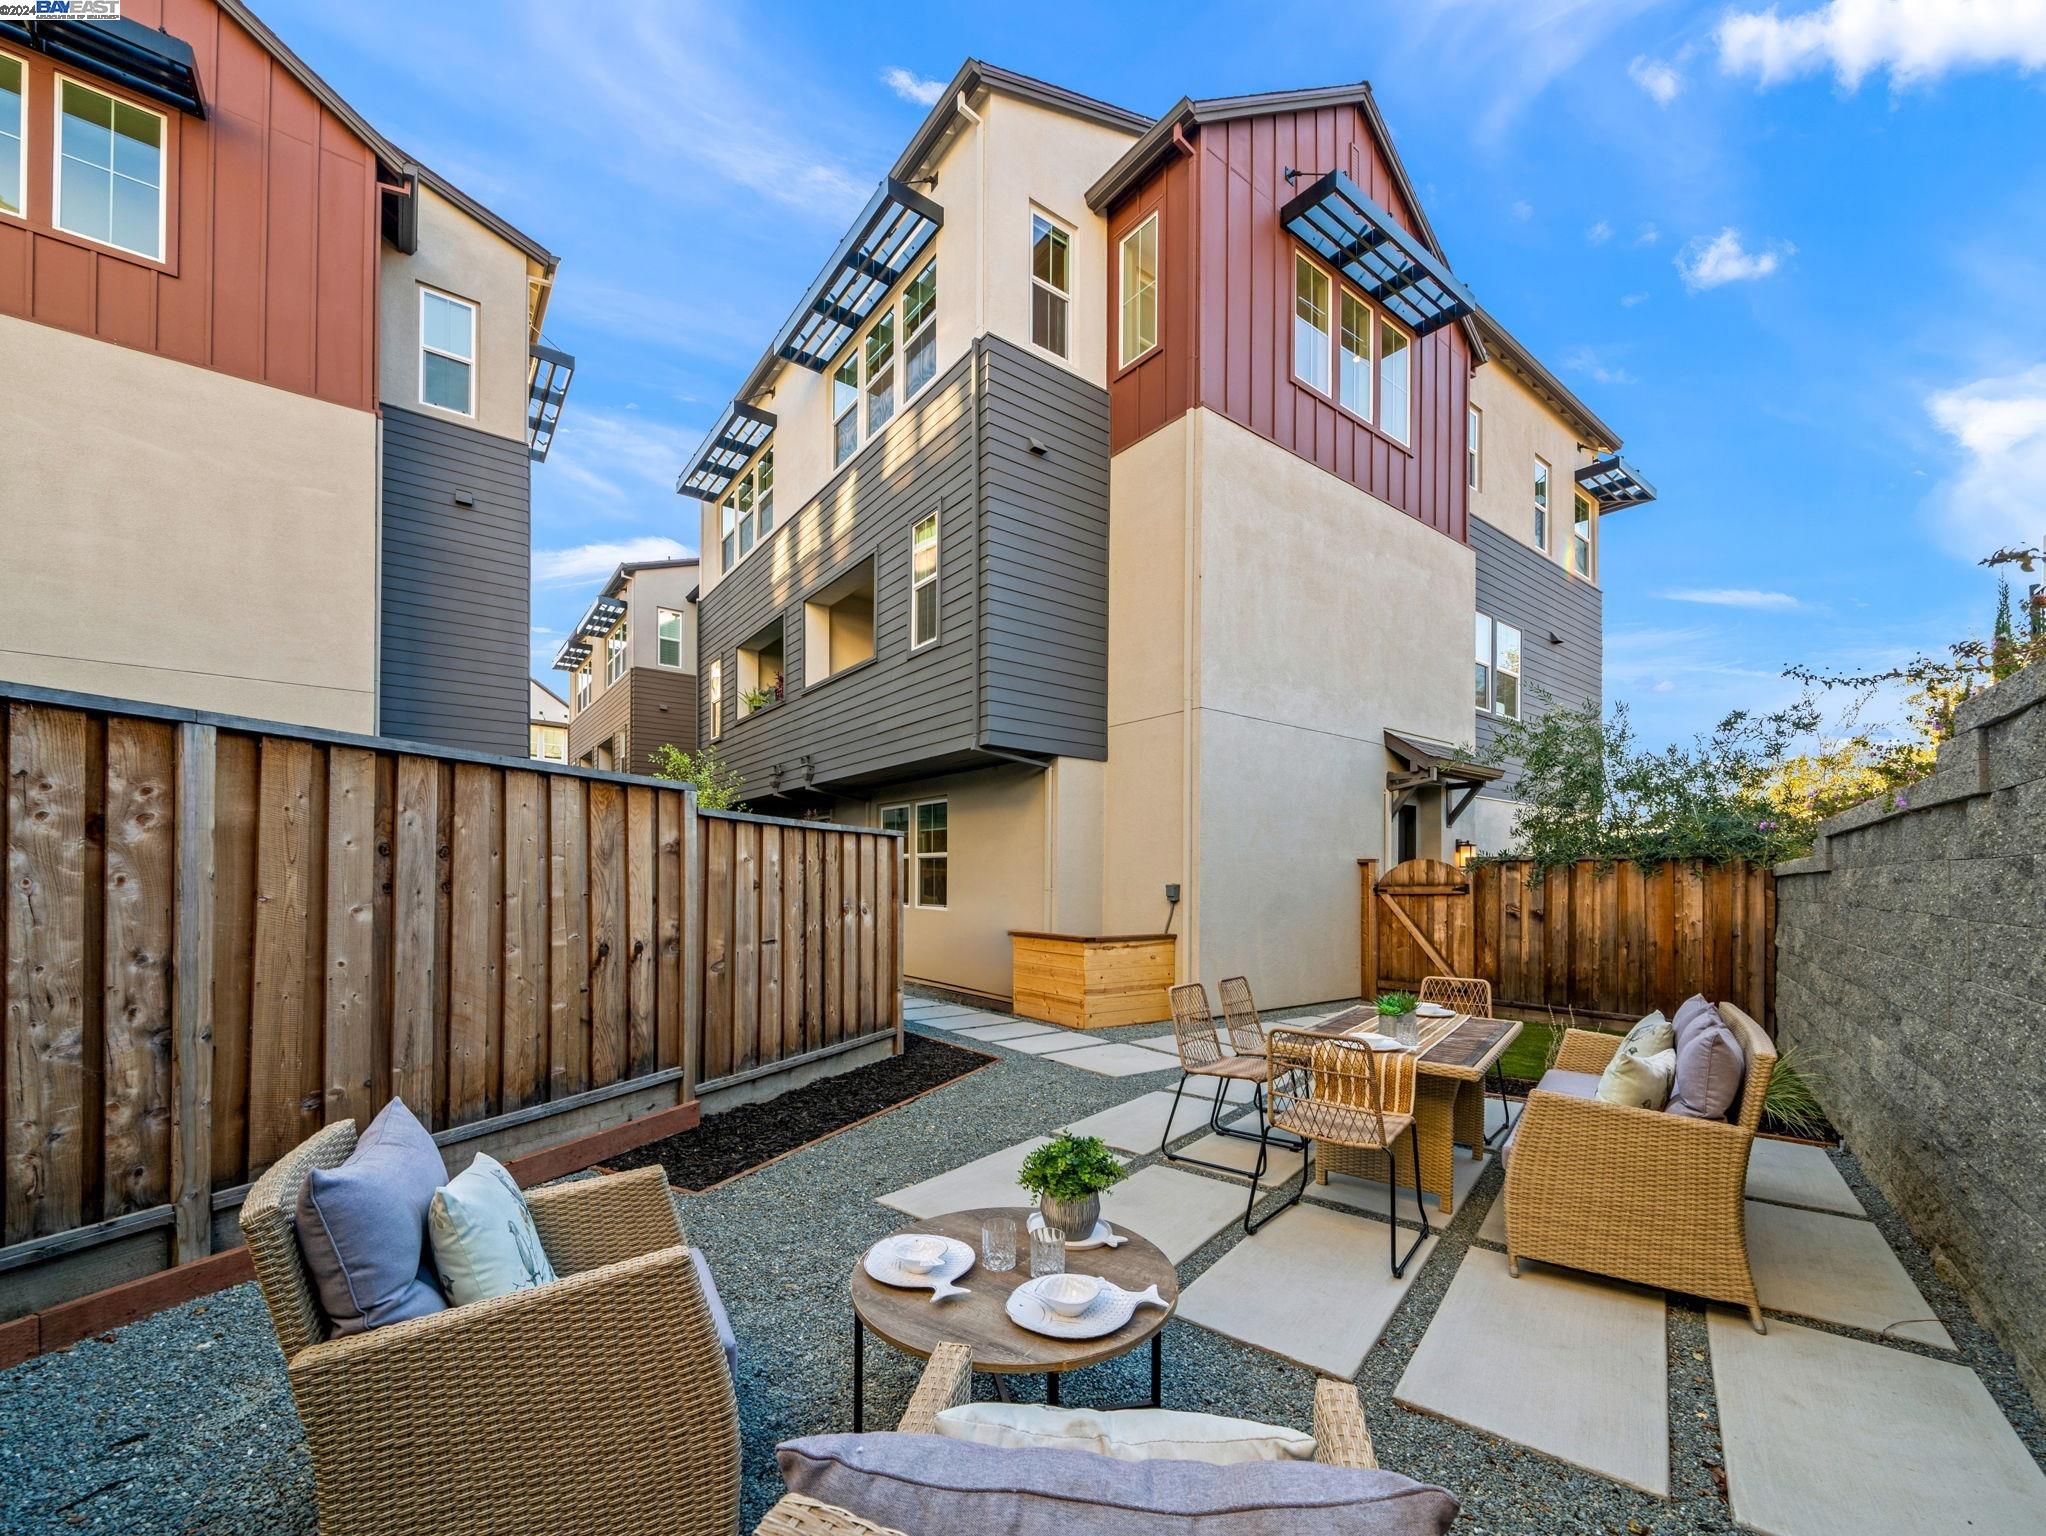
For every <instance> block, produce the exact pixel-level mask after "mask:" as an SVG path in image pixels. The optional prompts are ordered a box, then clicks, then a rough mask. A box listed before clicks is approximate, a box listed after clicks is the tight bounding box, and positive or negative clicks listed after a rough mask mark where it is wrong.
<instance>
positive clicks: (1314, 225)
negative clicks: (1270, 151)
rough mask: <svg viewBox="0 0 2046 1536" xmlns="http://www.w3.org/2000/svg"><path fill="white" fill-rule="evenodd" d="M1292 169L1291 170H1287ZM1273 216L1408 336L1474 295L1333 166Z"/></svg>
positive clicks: (1464, 308) (1468, 303)
mask: <svg viewBox="0 0 2046 1536" xmlns="http://www.w3.org/2000/svg"><path fill="white" fill-rule="evenodd" d="M1288 174H1289V177H1297V176H1299V175H1300V173H1299V172H1297V171H1296V172H1289V173H1288ZM1279 222H1280V223H1282V224H1284V225H1285V226H1286V228H1287V229H1289V230H1291V231H1292V232H1293V234H1294V235H1295V236H1297V237H1298V238H1299V239H1300V240H1301V241H1302V242H1303V243H1304V244H1305V245H1306V246H1307V248H1308V249H1309V250H1311V251H1313V252H1314V253H1315V254H1316V255H1318V256H1320V257H1321V258H1322V259H1323V260H1324V261H1326V262H1328V263H1329V264H1330V265H1331V266H1334V267H1336V268H1337V269H1338V270H1340V271H1341V272H1342V274H1343V275H1344V276H1345V277H1347V278H1348V279H1349V280H1350V281H1351V282H1353V283H1355V284H1356V285H1357V286H1358V287H1359V288H1361V289H1363V290H1364V293H1365V296H1366V297H1368V298H1370V299H1373V300H1375V301H1376V302H1378V303H1379V304H1382V305H1384V306H1385V308H1386V309H1388V310H1390V311H1391V312H1392V314H1393V315H1394V317H1395V318H1397V319H1398V320H1400V321H1401V322H1402V323H1404V324H1406V325H1408V326H1411V327H1412V328H1413V331H1414V334H1415V335H1416V336H1425V335H1427V334H1428V333H1429V332H1430V331H1433V330H1439V329H1440V328H1441V327H1443V326H1445V325H1447V324H1449V323H1450V322H1451V321H1452V320H1456V319H1459V318H1460V317H1462V316H1464V315H1467V314H1470V313H1471V311H1472V310H1473V309H1475V308H1476V303H1475V301H1474V300H1473V299H1472V298H1471V296H1470V294H1469V293H1468V292H1467V291H1465V289H1464V286H1463V284H1461V283H1460V282H1458V281H1457V280H1456V278H1455V276H1454V275H1453V274H1452V273H1451V272H1450V270H1449V268H1448V267H1446V266H1444V265H1443V264H1442V262H1441V261H1440V260H1439V259H1437V257H1436V255H1435V253H1434V252H1433V251H1431V250H1429V249H1428V248H1427V247H1426V246H1425V245H1423V244H1422V243H1421V242H1420V241H1419V240H1417V239H1415V238H1414V237H1413V236H1412V235H1410V234H1408V233H1407V232H1406V231H1405V230H1404V229H1402V228H1400V226H1399V224H1398V223H1397V222H1396V221H1395V220H1394V219H1393V216H1392V215H1391V214H1389V213H1387V212H1386V211H1385V210H1384V209H1383V208H1381V207H1379V206H1378V204H1376V203H1375V202H1373V201H1372V200H1371V199H1370V198H1369V197H1367V196H1365V195H1364V193H1363V192H1362V191H1361V190H1360V189H1359V188H1358V186H1357V184H1356V183H1355V182H1354V181H1352V180H1350V178H1349V177H1348V176H1345V175H1344V174H1343V173H1342V172H1341V171H1330V172H1329V173H1328V174H1327V175H1325V176H1321V177H1318V178H1317V179H1316V180H1315V181H1314V182H1313V184H1312V185H1310V186H1309V187H1308V188H1307V190H1306V191H1304V192H1302V193H1300V194H1298V195H1297V196H1295V197H1294V198H1293V199H1292V200H1291V201H1289V202H1288V203H1287V204H1286V206H1285V207H1284V208H1282V209H1280V210H1279Z"/></svg>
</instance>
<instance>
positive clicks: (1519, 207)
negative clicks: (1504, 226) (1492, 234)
mask: <svg viewBox="0 0 2046 1536" xmlns="http://www.w3.org/2000/svg"><path fill="white" fill-rule="evenodd" d="M1506 211H1507V212H1508V213H1510V214H1512V215H1513V216H1514V218H1516V219H1518V220H1519V221H1520V222H1521V223H1523V224H1525V223H1526V222H1527V221H1528V220H1529V219H1531V218H1533V217H1534V204H1533V203H1531V202H1529V201H1528V200H1527V199H1526V198H1524V197H1517V198H1515V199H1514V200H1513V206H1512V207H1510V208H1508V209H1507V210H1506Z"/></svg>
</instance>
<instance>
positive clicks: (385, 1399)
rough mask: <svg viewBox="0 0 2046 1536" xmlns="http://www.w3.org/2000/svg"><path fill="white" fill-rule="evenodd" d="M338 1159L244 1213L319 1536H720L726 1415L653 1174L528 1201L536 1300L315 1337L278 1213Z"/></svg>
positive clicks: (733, 1508) (312, 1156) (332, 1155)
mask: <svg viewBox="0 0 2046 1536" xmlns="http://www.w3.org/2000/svg"><path fill="white" fill-rule="evenodd" d="M354 1147H355V1122H354V1121H352V1120H343V1121H339V1122H337V1123H336V1124H334V1125H330V1126H328V1127H327V1128H326V1129H325V1130H323V1131H321V1132H320V1133H319V1134H318V1135H317V1136H314V1137H313V1138H312V1139H311V1140H309V1141H307V1142H305V1143H304V1144H303V1145H301V1146H299V1147H298V1148H296V1149H295V1150H293V1151H292V1152H290V1153H288V1154H287V1155H286V1156H285V1157H284V1158H283V1159H282V1160H281V1161H280V1162H278V1163H277V1164H276V1165H275V1166H273V1167H272V1168H271V1169H270V1170H269V1172H267V1173H265V1174H264V1175H263V1176H262V1177H261V1178H260V1179H258V1180H257V1181H256V1184H255V1187H254V1188H253V1189H251V1190H250V1191H249V1196H248V1199H247V1201H246V1202H244V1204H243V1206H242V1212H241V1227H242V1233H243V1235H244V1237H245V1238H246V1239H247V1240H248V1245H249V1253H250V1256H251V1258H253V1259H254V1261H255V1266H256V1278H257V1280H258V1281H259V1282H260V1283H261V1285H262V1289H263V1300H264V1301H265V1302H266V1303H267V1304H268V1306H269V1309H270V1320H271V1323H272V1325H273V1326H274V1327H275V1328H276V1330H277V1341H278V1343H279V1344H280V1345H282V1346H283V1349H284V1359H285V1365H286V1370H287V1373H288V1375H289V1378H290V1382H291V1395H292V1400H293V1401H294V1402H295V1403H296V1404H297V1406H298V1414H299V1418H300V1420H301V1421H302V1422H303V1424H304V1426H305V1437H306V1444H307V1447H308V1448H309V1449H310V1451H311V1453H312V1464H313V1482H314V1487H315V1490H316V1493H317V1496H318V1500H319V1510H320V1531H321V1536H420V1533H422V1532H433V1533H434V1536H465V1533H466V1536H485V1533H490V1536H501V1533H506V1532H514V1531H517V1532H525V1531H532V1532H543V1531H544V1532H546V1533H548V1536H571V1533H587V1536H598V1533H602V1536H731V1533H732V1532H733V1530H734V1529H735V1528H736V1527H737V1525H738V1518H739V1515H738V1510H739V1415H738V1404H737V1401H736V1399H735V1398H734V1397H733V1393H732V1379H731V1374H730V1372H729V1370H728V1368H727V1366H726V1363H725V1354H724V1348H723V1346H722V1345H721V1344H720V1343H719V1340H718V1335H717V1330H716V1326H715V1323H714V1321H713V1319H712V1315H711V1311H710V1308H709V1306H708V1304H707V1303H706V1301H705V1299H704V1295H703V1290H702V1287H701V1286H700V1285H699V1284H698V1281H697V1277H696V1271H695V1268H694V1267H693V1265H692V1264H691V1262H690V1257H689V1249H688V1248H687V1247H686V1246H685V1244H684V1241H683V1236H682V1229H681V1224H680V1223H679V1222H678V1221H677V1219H676V1216H675V1207H674V1204H673V1202H672V1201H671V1199H670V1197H669V1195H668V1190H667V1185H666V1181H665V1180H664V1179H663V1177H662V1175H661V1171H660V1170H659V1169H658V1168H646V1169H641V1170H639V1171H637V1172H633V1173H624V1174H617V1175H614V1176H611V1177H608V1178H596V1179H587V1180H582V1181H579V1182H574V1183H568V1184H559V1185H555V1186H554V1187H552V1188H548V1189H536V1190H533V1191H530V1192H529V1193H528V1195H527V1199H528V1201H529V1202H530V1204H531V1207H532V1212H533V1221H534V1224H535V1225H536V1226H537V1227H538V1229H539V1233H540V1241H541V1244H542V1245H543V1246H544V1247H545V1249H546V1251H547V1258H548V1261H549V1262H550V1263H551V1264H552V1265H553V1267H554V1269H555V1271H556V1272H557V1273H558V1274H559V1275H560V1276H562V1278H561V1279H559V1280H557V1281H556V1282H554V1283H553V1284H550V1285H543V1286H540V1287H538V1288H537V1289H534V1290H528V1291H520V1292H517V1293H515V1294H513V1295H510V1296H501V1297H498V1298H496V1299H495V1300H491V1301H480V1302H474V1303H472V1304H470V1305H468V1306H464V1307H454V1308H450V1309H449V1310H447V1311H445V1312H436V1313H434V1314H433V1315H431V1316H429V1317H422V1318H416V1319H414V1320H412V1321H410V1322H403V1323H393V1324H390V1325H388V1326H386V1327H382V1328H376V1329H372V1330H370V1331H369V1332H367V1333H357V1334H353V1335H350V1336H348V1337H346V1338H330V1337H329V1333H330V1331H331V1330H330V1328H329V1326H328V1321H327V1318H326V1316H325V1314H324V1313H323V1312H322V1311H321V1309H320V1303H319V1297H318V1293H317V1291H316V1290H315V1289H314V1287H313V1285H312V1283H311V1280H310V1278H309V1277H308V1275H307V1273H306V1269H305V1265H304V1263H303V1262H302V1260H301V1258H300V1255H299V1247H298V1237H297V1231H296V1224H295V1221H294V1213H295V1211H296V1210H297V1206H298V1192H299V1188H300V1186H301V1185H303V1184H304V1183H305V1180H306V1176H307V1174H308V1173H309V1172H310V1171H311V1170H312V1169H314V1168H333V1167H338V1166H339V1165H340V1164H341V1163H342V1162H344V1161H345V1160H346V1159H347V1157H348V1154H349V1153H350V1152H351V1151H353V1150H354Z"/></svg>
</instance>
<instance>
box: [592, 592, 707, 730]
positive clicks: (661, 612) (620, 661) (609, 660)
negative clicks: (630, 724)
mask: <svg viewBox="0 0 2046 1536" xmlns="http://www.w3.org/2000/svg"><path fill="white" fill-rule="evenodd" d="M631 639H632V634H631V621H630V620H629V619H621V620H619V621H618V627H617V628H616V629H614V630H612V631H611V633H610V634H608V635H606V636H605V637H604V685H605V686H606V687H609V686H611V685H612V684H613V683H616V682H617V681H618V679H620V678H621V677H623V676H625V674H626V673H627V672H629V671H631V670H632V647H631ZM654 659H655V660H656V661H657V662H658V663H659V664H660V665H661V666H664V667H676V668H679V667H681V666H682V665H683V661H684V658H683V655H682V614H681V612H680V611H679V610H677V609H674V608H656V609H655V610H654ZM591 669H592V663H590V662H587V661H586V662H584V663H583V664H582V665H581V666H579V667H577V668H576V669H575V711H576V713H577V714H581V713H582V712H583V711H584V710H586V709H588V708H589V707H590V673H591Z"/></svg>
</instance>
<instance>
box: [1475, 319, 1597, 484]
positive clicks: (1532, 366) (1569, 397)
mask: <svg viewBox="0 0 2046 1536" xmlns="http://www.w3.org/2000/svg"><path fill="white" fill-rule="evenodd" d="M1475 318H1476V320H1477V323H1478V330H1479V331H1480V333H1482V334H1483V336H1484V338H1485V341H1486V343H1487V344H1488V346H1489V349H1490V351H1491V353H1492V354H1493V355H1494V356H1495V357H1496V358H1497V360H1498V361H1499V363H1500V365H1501V366H1503V367H1504V368H1505V369H1506V371H1507V372H1508V373H1511V374H1512V375H1513V376H1514V377H1515V378H1517V379H1519V380H1520V382H1521V383H1523V384H1525V385H1526V386H1527V387H1528V388H1529V389H1530V390H1531V391H1533V393H1534V395H1535V397H1536V398H1537V399H1539V400H1541V401H1542V402H1543V404H1545V405H1547V406H1548V407H1549V408H1550V409H1551V410H1553V411H1554V412H1555V413H1556V414H1557V415H1558V416H1561V417H1562V418H1563V420H1564V421H1565V422H1567V423H1569V426H1570V430H1571V431H1573V432H1576V433H1578V434H1579V435H1580V436H1581V437H1583V439H1584V446H1585V447H1587V448H1591V449H1595V450H1597V451H1599V452H1601V453H1618V452H1619V451H1620V434H1619V433H1617V432H1615V431H1614V430H1613V429H1612V428H1611V427H1609V426H1607V425H1606V424H1605V423H1604V422H1603V421H1601V420H1600V419H1599V418H1598V416H1597V415H1596V414H1595V413H1594V412H1593V411H1592V409H1591V407H1590V406H1588V405H1586V404H1585V403H1584V402H1583V401H1582V400H1580V399H1578V398H1577V396H1576V395H1575V394H1573V393H1572V392H1571V391H1570V389H1569V387H1568V386H1567V385H1565V384H1564V383H1563V381H1562V380H1561V379H1559V378H1557V377H1556V376H1555V375H1554V374H1553V373H1551V372H1549V370H1548V369H1547V368H1546V367H1544V366H1543V365H1542V361H1541V359H1540V358H1538V357H1536V356H1535V355H1534V353H1532V352H1530V351H1529V350H1528V349H1527V348H1526V347H1524V346H1522V345H1521V344H1520V342H1519V341H1517V340H1516V339H1515V338H1514V336H1513V333H1512V332H1511V331H1509V330H1507V329H1506V327H1505V326H1503V325H1501V324H1500V323H1499V322H1498V320H1497V319H1496V318H1495V317H1494V316H1493V315H1492V314H1491V312H1490V311H1488V310H1484V309H1480V310H1478V311H1477V314H1476V316H1475Z"/></svg>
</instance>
